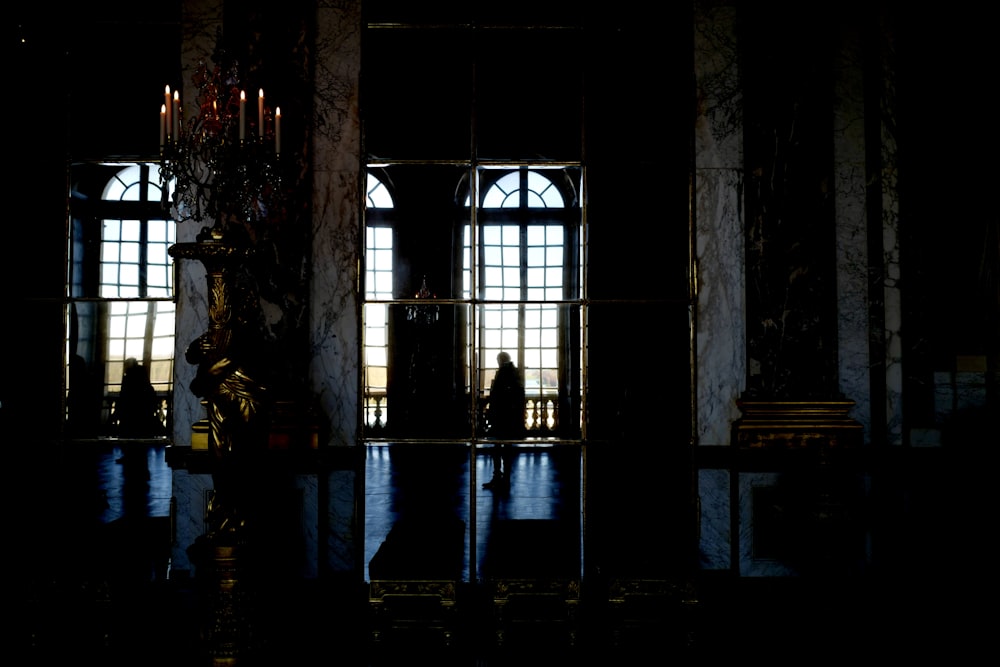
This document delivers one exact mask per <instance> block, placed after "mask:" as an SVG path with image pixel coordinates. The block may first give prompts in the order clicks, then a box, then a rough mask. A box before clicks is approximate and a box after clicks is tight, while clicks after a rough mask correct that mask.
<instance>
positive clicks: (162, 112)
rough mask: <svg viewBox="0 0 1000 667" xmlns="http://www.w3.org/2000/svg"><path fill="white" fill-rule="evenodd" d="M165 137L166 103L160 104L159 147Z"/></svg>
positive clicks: (161, 146)
mask: <svg viewBox="0 0 1000 667" xmlns="http://www.w3.org/2000/svg"><path fill="white" fill-rule="evenodd" d="M166 138H167V105H166V104H161V105H160V149H161V150H162V149H163V144H164V141H165V140H166Z"/></svg>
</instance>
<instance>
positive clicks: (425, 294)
mask: <svg viewBox="0 0 1000 667" xmlns="http://www.w3.org/2000/svg"><path fill="white" fill-rule="evenodd" d="M413 298H415V299H435V298H437V295H436V294H433V293H432V292H431V291H430V289H429V288H428V287H427V276H424V279H423V281H422V282H421V283H420V289H419V290H418V291H417V293H416V294H415V295H413ZM439 317H440V312H439V309H438V306H436V305H423V304H415V303H413V304H410V305H408V306H407V307H406V319H407V320H409V321H410V322H416V323H417V324H424V325H430V324H434V323H435V322H437V321H438V318H439Z"/></svg>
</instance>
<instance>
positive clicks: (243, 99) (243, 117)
mask: <svg viewBox="0 0 1000 667" xmlns="http://www.w3.org/2000/svg"><path fill="white" fill-rule="evenodd" d="M246 110H247V93H246V91H245V90H241V91H240V141H243V140H244V139H246V137H247V114H246Z"/></svg>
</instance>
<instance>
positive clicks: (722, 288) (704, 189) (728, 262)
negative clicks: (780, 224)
mask: <svg viewBox="0 0 1000 667" xmlns="http://www.w3.org/2000/svg"><path fill="white" fill-rule="evenodd" d="M694 49H695V58H694V63H695V77H696V81H697V95H698V115H697V119H696V124H695V179H694V180H695V202H694V208H695V252H696V257H695V262H696V267H697V272H696V275H697V285H696V290H697V302H696V324H695V327H696V359H697V362H696V363H697V368H696V382H695V384H696V389H695V391H696V409H697V416H696V443H697V446H699V447H706V446H713V445H723V446H724V445H728V444H729V430H730V425H731V424H732V422H733V421H734V420H735V419H737V418H738V417H739V410H738V409H737V407H736V399H737V398H738V397H739V395H740V392H741V391H742V390H743V388H744V384H745V378H746V339H745V331H746V311H745V305H744V301H743V298H744V266H745V265H744V243H743V239H744V236H743V217H742V210H743V206H742V202H741V201H740V197H741V192H742V190H743V127H742V111H743V104H742V95H741V91H740V87H739V69H738V62H737V52H736V9H735V8H734V7H728V6H709V4H708V3H704V4H703V3H696V12H695V16H694ZM698 493H699V496H700V506H701V530H700V534H701V544H700V550H701V557H702V563H703V566H704V567H705V568H707V569H726V568H728V567H729V566H730V565H731V557H730V544H731V539H732V537H731V535H730V524H731V521H730V510H729V505H730V501H729V498H730V475H729V471H728V470H725V469H718V470H715V469H700V470H699V471H698Z"/></svg>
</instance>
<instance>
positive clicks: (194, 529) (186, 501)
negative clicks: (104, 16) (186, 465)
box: [170, 469, 215, 575]
mask: <svg viewBox="0 0 1000 667" xmlns="http://www.w3.org/2000/svg"><path fill="white" fill-rule="evenodd" d="M172 476H173V494H174V499H175V500H176V503H177V509H176V511H177V516H176V525H177V527H176V529H175V536H174V544H173V552H172V554H171V562H170V565H171V570H172V571H173V572H175V573H177V574H180V573H181V572H187V573H190V574H191V575H194V574H195V572H194V566H193V565H192V563H191V561H190V559H189V558H188V552H187V550H188V548H189V547H190V546H191V545H192V544H194V542H195V540H196V539H198V537H200V536H201V535H203V534H204V533H205V511H206V504H207V500H208V492H209V491H211V490H212V489H213V488H215V485H214V484H213V483H212V476H211V475H208V474H193V473H190V472H188V471H187V470H179V469H174V471H173V475H172Z"/></svg>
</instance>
